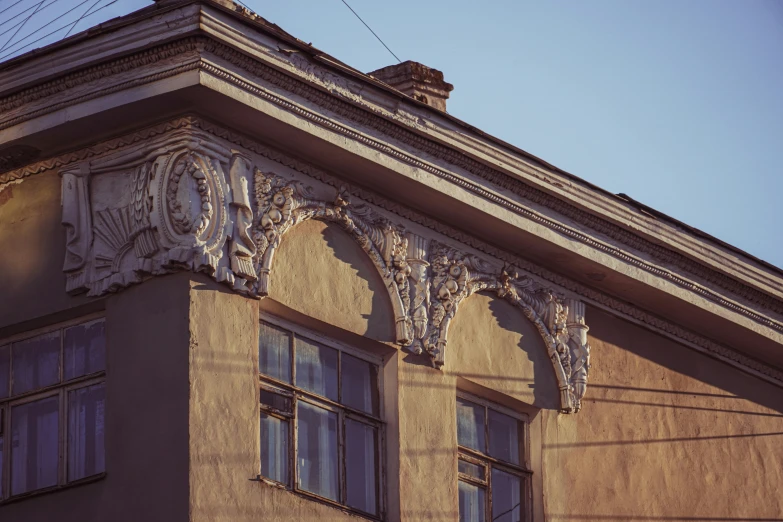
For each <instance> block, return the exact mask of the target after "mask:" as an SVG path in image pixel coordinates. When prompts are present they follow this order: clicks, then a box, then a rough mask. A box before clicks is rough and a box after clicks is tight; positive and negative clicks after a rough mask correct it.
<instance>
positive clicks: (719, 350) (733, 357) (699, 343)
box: [193, 119, 783, 387]
mask: <svg viewBox="0 0 783 522" xmlns="http://www.w3.org/2000/svg"><path fill="white" fill-rule="evenodd" d="M193 123H194V126H196V127H198V128H199V129H202V130H204V131H205V132H208V133H210V134H212V135H213V136H216V137H219V138H221V139H225V140H227V141H229V142H231V143H233V144H235V145H237V146H241V147H244V148H246V149H248V150H251V151H253V152H255V153H256V154H259V155H261V156H263V157H265V158H267V159H269V160H272V161H275V162H277V163H280V164H282V165H284V166H286V167H288V168H290V169H292V170H295V171H297V172H300V173H302V174H304V175H306V176H309V177H311V178H313V179H316V180H318V181H321V182H323V183H325V184H327V185H330V186H333V187H338V186H341V185H342V183H343V182H342V181H341V180H339V179H338V178H335V177H334V176H332V175H331V174H328V173H326V172H325V171H323V170H321V169H319V168H317V167H314V166H313V165H311V164H309V163H307V162H304V161H302V160H299V159H296V158H293V157H291V156H289V155H287V154H285V153H283V152H281V151H279V150H277V149H274V148H272V147H269V146H266V145H262V144H260V143H258V142H256V141H254V140H252V139H250V138H248V137H246V136H244V135H241V134H238V133H235V132H232V131H230V130H227V129H225V128H223V127H220V126H217V125H214V124H213V123H211V122H209V121H206V120H202V119H198V120H194V122H193ZM349 190H350V191H351V194H352V195H354V196H356V197H358V198H360V199H362V200H363V201H366V202H367V203H370V204H373V205H376V206H378V207H380V208H383V209H384V210H386V211H389V212H392V213H394V214H396V215H399V216H400V217H402V218H404V219H407V220H409V221H411V222H413V223H416V224H418V225H421V226H423V227H425V228H428V229H430V230H432V231H434V232H436V233H438V234H442V235H443V236H445V237H448V238H451V239H453V240H455V241H457V242H459V243H462V244H464V245H467V246H469V247H471V248H473V249H476V250H478V251H480V252H483V253H485V254H487V255H490V256H492V257H495V258H497V259H499V260H501V261H503V262H505V263H507V264H511V265H514V266H518V267H520V268H521V269H523V270H526V271H527V272H530V273H532V274H534V275H536V276H538V277H540V278H542V279H544V280H546V281H549V282H551V283H552V284H554V285H556V286H557V287H559V288H562V289H563V290H567V291H569V292H573V293H574V294H576V295H579V296H581V297H583V298H585V299H586V300H587V301H588V302H590V303H591V304H594V305H596V306H598V307H599V308H602V309H605V310H607V311H609V312H611V313H613V314H615V315H618V316H620V317H623V318H625V319H627V320H630V321H631V322H634V323H637V324H640V325H643V326H644V327H646V328H648V329H650V330H652V331H654V332H656V333H658V334H660V335H663V336H665V337H668V338H671V339H673V340H675V341H677V342H680V343H683V344H685V345H687V346H689V347H691V348H693V349H695V350H698V351H700V352H702V353H704V354H706V355H710V356H712V357H715V358H717V359H719V360H722V361H724V362H727V363H728V364H731V365H733V366H735V367H737V368H739V369H741V370H743V371H745V372H747V373H750V374H753V375H756V376H758V377H760V378H762V379H764V380H766V381H768V382H771V383H773V384H775V385H777V386H781V387H783V371H781V370H779V369H777V368H774V367H771V366H769V365H767V364H764V363H762V362H761V361H758V360H756V359H753V358H752V357H748V356H746V355H744V354H742V353H739V352H737V351H735V350H732V349H731V348H728V347H726V346H724V345H721V344H719V343H716V342H715V341H713V340H711V339H707V338H705V337H703V336H701V335H698V334H696V333H693V332H691V331H689V330H686V329H685V328H682V327H681V326H678V325H676V324H674V323H672V322H670V321H668V320H666V319H662V318H660V317H658V316H655V315H653V314H650V313H649V312H647V311H645V310H642V309H641V308H639V307H638V306H636V305H633V304H631V303H629V302H626V301H622V300H620V299H617V298H614V297H612V296H609V295H607V294H605V293H603V292H600V291H598V290H595V289H593V288H590V287H588V286H585V285H583V284H581V283H578V282H576V281H573V280H572V279H569V278H566V277H563V276H561V275H559V274H556V273H554V272H552V271H550V270H547V269H545V268H543V267H541V266H539V265H536V264H534V263H532V262H530V261H527V260H525V259H523V258H520V257H517V256H515V255H512V254H509V253H508V252H506V251H504V250H502V249H500V248H497V247H495V246H494V245H490V244H489V243H486V242H484V241H482V240H480V239H478V238H477V237H475V236H473V235H470V234H467V233H465V232H462V231H461V230H458V229H456V228H453V227H451V226H449V225H446V224H444V223H442V222H440V221H438V220H436V219H433V218H430V217H428V216H425V215H423V214H421V213H419V212H417V211H414V210H411V209H410V208H408V207H406V206H404V205H401V204H400V203H398V202H396V201H392V200H389V199H386V198H384V197H383V196H380V195H378V194H376V193H374V192H372V191H369V190H366V189H362V188H359V187H353V186H349ZM409 244H412V243H409ZM425 244H426V243H425ZM421 248H426V246H422V247H421ZM409 264H410V265H411V266H414V264H413V263H410V261H409ZM414 273H415V270H414ZM426 295H429V292H427V294H426ZM427 306H429V304H428V305H427ZM414 319H415V316H414ZM414 346H416V344H414Z"/></svg>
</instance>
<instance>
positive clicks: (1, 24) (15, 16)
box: [0, 0, 60, 31]
mask: <svg viewBox="0 0 783 522" xmlns="http://www.w3.org/2000/svg"><path fill="white" fill-rule="evenodd" d="M59 1H60V0H54V1H53V2H51V3H49V4H46V5H45V6H43V8H42V9H41V11H43V10H44V9H46V8H47V7H49V6H50V5H52V4H54V3H56V2H59ZM30 9H35V6H34V5H31V6H30V7H28V8H27V9H25V10H24V11H20V12H18V13H16V14H15V15H14V16H12V17H11V18H9V19H8V20H6V21H5V22H0V27H2V26H4V25H5V24H7V23H8V22H10V21H11V20H13V19H14V18H18V17H20V16H22V15H23V14H25V13H26V12H27V11H29V10H30ZM7 10H8V9H5V10H4V11H7ZM2 13H3V11H0V14H2ZM21 23H22V22H18V23H17V24H16V25H12V26H11V27H9V28H8V30H9V31H10V30H11V29H13V28H14V27H16V26H17V25H19V24H21Z"/></svg>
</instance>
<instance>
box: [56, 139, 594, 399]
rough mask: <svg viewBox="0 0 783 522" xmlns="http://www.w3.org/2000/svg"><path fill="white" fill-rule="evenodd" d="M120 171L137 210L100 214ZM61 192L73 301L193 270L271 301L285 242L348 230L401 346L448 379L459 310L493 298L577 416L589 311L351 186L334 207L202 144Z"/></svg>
mask: <svg viewBox="0 0 783 522" xmlns="http://www.w3.org/2000/svg"><path fill="white" fill-rule="evenodd" d="M117 171H119V172H126V173H127V176H126V177H125V179H127V180H128V193H129V194H130V196H129V201H128V202H127V203H126V204H124V205H112V204H109V205H107V204H106V203H107V202H106V201H100V204H101V205H100V208H101V210H98V211H95V212H93V211H92V205H93V203H94V202H93V201H91V192H90V191H91V186H92V185H91V184H92V183H93V181H94V180H93V177H95V178H96V179H97V176H100V175H102V174H103V173H105V172H117ZM62 182H63V194H62V206H63V219H62V221H63V224H64V225H65V228H66V257H65V263H64V265H63V269H64V271H65V272H66V275H67V279H66V280H67V290H68V291H70V292H74V291H80V290H85V289H86V290H88V292H89V295H101V294H104V293H106V292H111V291H116V290H119V289H121V288H124V287H126V286H128V285H130V284H134V283H139V282H141V281H143V280H144V279H145V278H148V277H150V276H153V275H158V274H165V273H170V272H173V271H177V270H183V269H185V270H191V271H195V272H204V273H206V274H208V275H210V276H211V277H212V278H214V279H215V280H216V281H218V282H222V283H225V284H227V285H229V286H231V288H232V289H233V290H234V291H236V292H239V293H242V294H244V295H248V296H251V297H264V296H266V295H269V293H270V285H271V276H272V271H273V268H274V256H275V252H276V251H277V249H278V248H279V246H280V244H281V242H282V240H283V237H284V236H285V235H286V233H287V232H289V231H290V230H291V229H292V228H293V227H294V226H296V225H297V224H299V223H303V222H304V221H307V220H311V219H316V220H321V221H325V222H328V223H333V224H336V225H337V226H339V227H340V228H341V229H342V230H344V231H345V232H346V233H347V234H348V235H349V236H350V237H351V238H353V240H354V241H356V243H357V244H358V245H359V246H360V247H361V249H362V250H363V251H364V252H365V254H366V255H367V256H368V257H369V259H370V260H371V262H372V264H373V266H374V267H375V268H376V270H377V272H378V274H379V275H380V277H381V279H382V280H383V282H384V285H385V287H386V290H387V293H388V295H389V298H390V300H391V304H392V309H393V311H394V323H395V336H396V342H397V343H398V344H399V345H401V346H403V347H405V348H406V349H408V350H410V351H411V352H413V353H417V354H426V355H427V356H429V358H430V360H431V361H432V364H433V366H435V367H436V368H440V367H442V366H443V365H444V364H445V362H446V353H447V345H448V330H449V326H450V324H451V322H452V320H453V318H454V317H455V315H456V313H457V311H458V309H459V307H460V305H461V303H462V302H463V301H464V300H465V299H466V298H468V297H470V296H471V295H473V294H474V293H476V292H480V291H488V292H493V293H495V294H496V295H497V296H498V297H499V298H502V299H505V300H506V301H508V302H510V303H511V304H513V305H514V306H516V307H517V308H519V309H520V310H521V312H522V314H523V315H525V316H526V317H527V319H529V320H530V321H531V322H532V323H533V324H534V325H535V327H536V329H537V330H538V332H539V334H540V335H541V337H542V338H543V340H544V342H545V345H546V347H547V350H548V354H549V358H550V360H551V362H552V365H553V368H554V371H555V375H556V377H557V382H558V386H559V388H560V400H561V411H563V412H567V413H571V412H576V411H579V409H580V407H581V399H582V397H583V396H584V393H585V388H586V384H587V376H588V371H589V368H590V348H589V345H588V343H587V330H588V328H587V326H586V325H585V320H584V313H585V309H584V305H583V304H582V303H580V302H578V301H576V300H573V299H566V298H564V297H563V296H561V295H559V294H557V293H555V292H554V291H552V290H550V289H548V288H546V287H542V286H541V285H540V284H539V283H538V282H536V281H534V280H533V279H531V278H530V277H528V276H524V275H523V276H520V275H519V273H518V271H517V270H516V269H514V268H513V267H509V266H506V267H502V268H500V267H498V266H496V265H494V264H492V263H490V262H487V261H485V260H483V259H481V258H479V257H477V256H474V255H472V254H468V253H465V252H463V251H461V250H459V249H457V248H454V247H452V246H449V245H445V244H440V243H438V242H436V241H433V240H430V239H428V238H425V237H422V236H420V235H418V234H415V233H413V232H412V231H408V230H406V229H405V227H403V226H402V225H400V224H398V223H394V222H392V221H391V220H390V219H388V218H387V217H385V216H384V215H382V214H380V213H379V212H378V211H376V210H374V209H373V208H371V207H370V206H368V205H366V204H362V203H359V204H354V203H352V201H351V196H350V194H349V191H348V189H347V187H345V186H343V187H340V188H339V189H337V190H336V192H335V194H334V196H333V197H332V198H328V197H327V198H323V197H319V195H318V194H316V192H315V191H314V190H313V189H312V188H311V187H308V186H305V185H304V184H302V183H300V182H297V181H293V180H289V179H286V178H284V177H282V176H279V175H277V174H274V173H272V172H263V171H262V170H260V169H259V168H257V167H255V166H254V165H253V162H252V161H251V160H250V159H249V158H248V157H247V156H246V155H244V154H243V153H242V152H240V151H237V150H230V151H227V150H223V149H221V148H220V147H217V146H211V145H209V144H207V143H203V142H198V141H195V142H194V141H190V142H186V143H184V144H179V145H176V144H175V145H173V146H172V145H169V146H168V147H167V148H163V149H159V150H157V151H153V152H152V153H149V154H147V155H144V154H142V153H138V154H136V155H135V156H131V157H123V158H120V159H118V160H116V161H114V162H108V163H107V164H105V165H102V166H95V167H88V166H86V165H81V166H79V167H77V168H75V169H70V170H67V171H64V172H62ZM251 187H252V188H251ZM95 193H97V194H102V192H101V191H95ZM319 194H321V193H319ZM99 197H103V198H104V199H105V198H106V197H105V196H99ZM113 201H114V198H109V203H113ZM126 201H127V200H126Z"/></svg>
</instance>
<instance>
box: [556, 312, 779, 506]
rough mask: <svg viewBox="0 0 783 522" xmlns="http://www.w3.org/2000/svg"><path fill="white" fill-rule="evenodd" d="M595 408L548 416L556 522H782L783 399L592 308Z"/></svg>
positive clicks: (591, 398)
mask: <svg viewBox="0 0 783 522" xmlns="http://www.w3.org/2000/svg"><path fill="white" fill-rule="evenodd" d="M587 317H588V322H589V325H590V343H591V346H592V355H593V369H592V371H591V373H590V384H589V387H588V392H587V397H586V400H585V401H584V407H583V410H582V412H581V413H579V414H578V415H572V416H562V415H561V416H548V417H547V422H546V423H545V427H544V443H543V447H542V454H543V459H544V466H543V467H544V476H545V491H546V504H547V516H548V519H549V520H589V521H609V520H683V521H684V520H704V521H717V520H721V521H730V520H731V521H733V520H736V521H740V520H742V521H747V520H783V498H782V497H781V495H780V492H781V491H783V449H781V448H783V391H781V390H780V389H779V388H777V387H775V386H772V385H769V384H766V383H765V382H763V381H761V380H759V379H756V378H754V377H752V376H749V375H746V374H744V373H741V372H738V371H737V370H735V369H733V368H732V367H730V366H728V365H726V364H723V363H721V362H718V361H716V360H714V359H711V358H709V357H705V356H703V355H701V354H699V353H697V352H694V351H692V350H689V349H687V348H685V347H683V346H681V345H679V344H677V343H674V342H672V341H669V340H668V339H665V338H663V337H661V336H659V335H656V334H654V333H651V332H649V331H646V330H644V329H643V328H639V327H637V326H635V325H632V324H629V323H627V322H626V321H623V320H620V319H618V318H615V317H613V316H611V315H609V314H607V313H605V312H602V311H600V310H596V309H594V308H591V309H589V310H588V314H587Z"/></svg>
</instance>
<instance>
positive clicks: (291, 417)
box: [258, 316, 386, 520]
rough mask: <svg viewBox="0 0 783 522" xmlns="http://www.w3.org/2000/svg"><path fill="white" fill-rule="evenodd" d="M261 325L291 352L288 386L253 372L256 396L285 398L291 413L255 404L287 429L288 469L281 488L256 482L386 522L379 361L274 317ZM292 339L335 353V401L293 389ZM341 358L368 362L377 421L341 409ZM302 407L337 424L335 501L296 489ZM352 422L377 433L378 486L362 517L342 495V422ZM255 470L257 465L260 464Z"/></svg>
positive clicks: (344, 472) (345, 491)
mask: <svg viewBox="0 0 783 522" xmlns="http://www.w3.org/2000/svg"><path fill="white" fill-rule="evenodd" d="M263 323H266V324H268V325H270V326H273V327H276V328H280V329H282V330H285V331H286V332H287V333H288V334H289V336H290V339H289V343H290V344H289V351H290V357H289V364H290V365H291V366H290V368H291V383H287V382H284V381H281V380H279V379H276V378H274V377H270V376H268V375H264V374H262V373H261V372H260V370H259V372H258V389H259V393H260V391H261V390H262V389H263V390H266V391H268V392H272V393H275V394H277V395H281V396H284V397H286V398H287V399H288V400H289V401H290V402H291V405H290V412H284V411H280V410H277V409H275V408H272V407H270V406H267V405H265V404H263V403H261V402H260V401H259V415H260V414H261V413H264V414H266V415H269V416H270V417H274V418H277V419H279V420H282V421H285V422H287V423H288V452H289V455H288V458H287V459H286V462H287V463H288V483H287V484H284V483H281V482H278V481H276V480H274V479H270V478H268V477H264V476H263V475H261V473H259V474H258V480H259V481H261V482H264V483H266V484H269V485H272V486H275V487H279V488H284V489H286V490H289V491H292V492H294V493H296V494H298V495H302V496H304V497H307V498H309V499H313V500H317V501H319V502H322V503H325V504H328V505H330V506H334V507H336V508H339V509H341V510H346V511H350V512H351V513H354V514H357V515H359V516H362V517H364V518H368V519H370V520H384V518H385V511H386V495H385V490H386V488H385V478H386V477H385V472H384V469H385V468H384V465H383V464H384V460H385V459H384V456H385V446H386V440H385V432H386V430H385V423H384V422H383V420H382V408H383V398H382V395H381V391H382V389H383V383H382V380H383V373H382V371H381V370H382V368H383V366H382V363H383V361H382V360H381V358H379V357H376V356H373V355H371V354H367V353H365V352H362V351H360V350H357V349H355V348H353V347H351V346H348V345H346V344H343V343H339V342H336V341H334V340H333V339H330V338H328V337H324V336H323V335H322V334H319V333H318V332H314V331H311V330H308V329H305V328H302V327H301V326H298V325H295V324H292V323H289V322H288V321H284V320H281V319H279V318H276V317H269V316H265V317H262V318H261V320H260V323H259V327H260V325H261V324H263ZM297 338H304V339H306V340H308V341H310V342H313V343H317V344H321V345H323V346H326V347H328V348H332V349H334V350H336V351H337V353H338V363H337V400H332V399H329V398H327V397H324V396H321V395H318V394H316V393H314V392H311V391H308V390H305V389H303V388H299V387H298V386H296V385H295V383H296V339H297ZM343 354H347V355H350V356H351V357H355V358H356V359H360V360H362V361H364V362H367V363H369V364H371V365H373V366H374V367H375V370H376V376H377V378H376V386H377V390H376V393H377V399H378V403H377V405H376V407H377V415H374V414H370V413H366V412H363V411H361V410H357V409H356V408H352V407H351V406H347V405H344V404H342V403H341V401H342V393H343V390H342V368H343V364H342V358H343ZM300 401H301V402H304V403H307V404H311V405H313V406H316V407H318V408H322V409H325V410H328V411H331V412H334V413H336V414H337V418H338V422H337V463H338V484H337V488H338V498H339V500H338V501H335V500H332V499H329V498H326V497H322V496H320V495H318V494H316V493H312V492H310V491H307V490H304V489H302V488H300V487H299V485H298V483H299V476H298V475H299V469H298V466H297V458H298V451H299V448H298V432H299V429H298V428H299V423H298V421H297V413H296V412H297V407H298V404H299V402H300ZM348 419H351V420H354V421H357V422H360V423H362V424H365V425H367V426H371V427H373V428H375V429H376V430H377V434H378V436H377V440H376V447H375V458H376V465H375V468H376V469H375V473H376V480H377V491H376V502H377V506H378V513H377V514H372V513H368V512H365V511H362V510H360V509H357V508H354V507H351V506H349V505H348V504H347V496H348V489H347V481H346V477H347V470H346V452H345V437H346V428H345V424H346V420H348ZM259 443H260V437H259ZM259 465H260V460H259Z"/></svg>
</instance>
